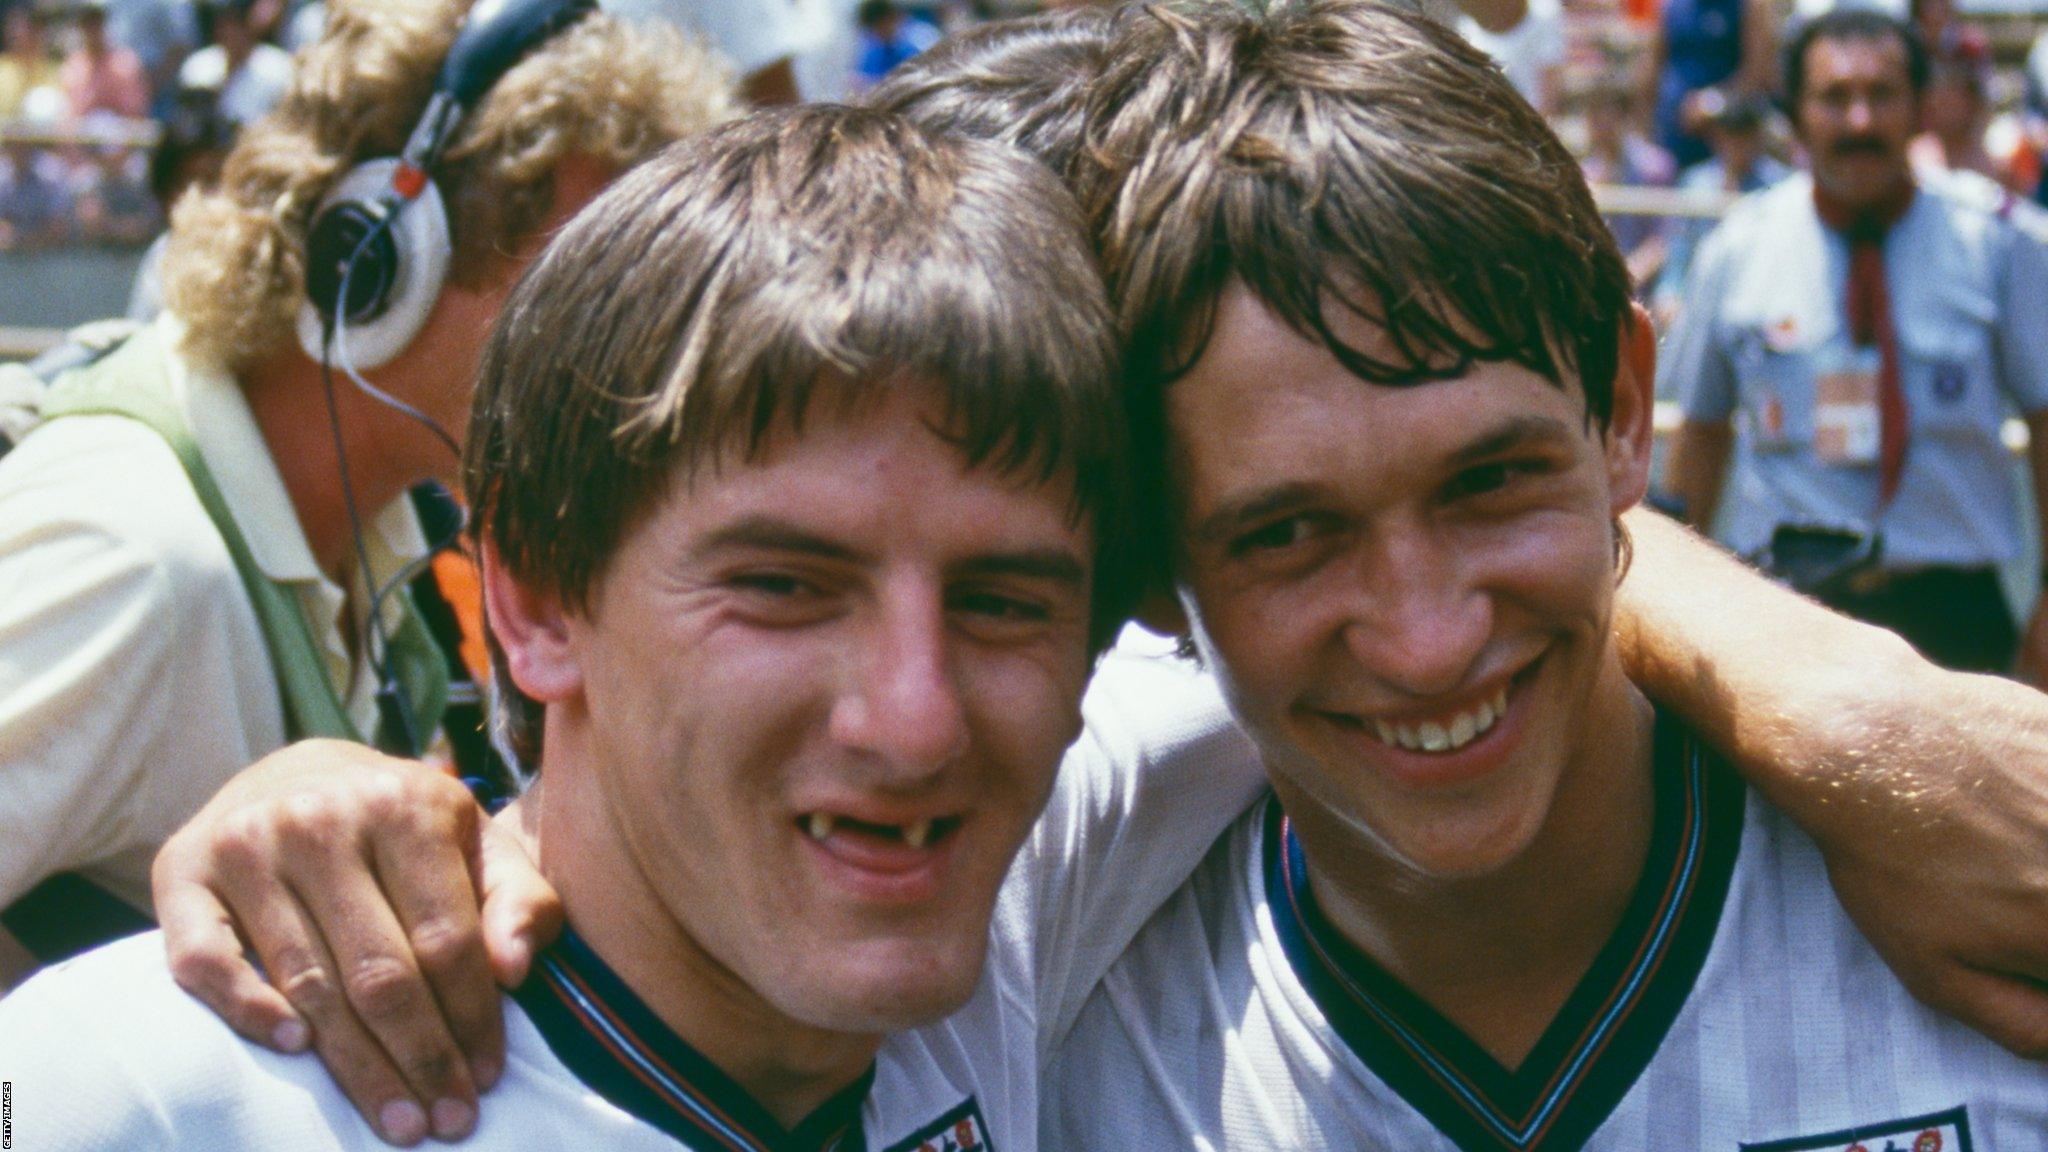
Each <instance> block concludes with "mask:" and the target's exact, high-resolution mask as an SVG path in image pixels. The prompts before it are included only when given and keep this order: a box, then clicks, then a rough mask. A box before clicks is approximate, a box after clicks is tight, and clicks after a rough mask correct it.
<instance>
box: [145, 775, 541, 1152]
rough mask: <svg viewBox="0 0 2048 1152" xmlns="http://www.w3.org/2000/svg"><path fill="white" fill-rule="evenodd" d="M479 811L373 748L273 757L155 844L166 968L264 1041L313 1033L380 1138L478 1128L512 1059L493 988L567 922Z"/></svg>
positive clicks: (302, 1041) (456, 786)
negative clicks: (479, 1110)
mask: <svg viewBox="0 0 2048 1152" xmlns="http://www.w3.org/2000/svg"><path fill="white" fill-rule="evenodd" d="M482 815H483V814H482V812H481V811H480V810H479V809H478V808H477V806H476V804H475V802H474V801H472V800H471V798H470V796H469V793H468V791H467V790H466V789H464V788H463V786H462V785H461V784H460V783H459V782H457V781H455V780H453V779H451V778H450V777H448V776H446V775H444V774H442V773H441V772H438V771H436V770H434V769H431V768H428V767H426V766H424V765H420V764H415V763H411V762H409V761H401V760H393V759H391V758H389V757H386V756H383V755H381V754H379V753H377V752H375V751H373V750H371V749H369V748H366V747H363V746H361V745H357V744H351V743H346V742H340V741H306V742H302V743H299V744H295V745H292V746H291V747H289V748H285V749H283V750H281V751H279V752H276V753H274V754H272V755H271V756H268V757H266V758H265V759H263V760H261V761H259V762H258V763H257V764H256V765H255V766H253V767H251V768H248V769H246V770H244V771H243V772H242V773H241V774H240V775H238V776H237V777H235V779H234V780H232V781H230V782H229V783H228V785H227V787H225V788H223V789H222V790H221V791H220V793H219V794H217V795H216V796H215V797H214V799H213V800H212V801H211V802H210V803H209V804H208V805H207V806H206V807H205V808H204V809H202V810H201V811H200V813H199V814H198V815H197V816H195V817H194V818H193V820H192V822H191V823H189V824H187V825H186V826H185V827H184V828H183V829H182V830H180V831H179V832H178V834H177V835H176V836H174V837H173V838H172V839H171V840H170V841H169V842H168V843H167V844H166V845H165V846H164V849H163V851H162V852H161V853H159V855H158V857H157V861H156V866H155V869H154V874H153V886H154V890H155V898H156V910H157V915H158V919H159V920H160V922H161V923H162V925H163V928H164V939H165V944H166V947H167V948H168V950H169V952H170V962H171V972H172V975H173V976H174V977H175V978H176V980H177V981H178V983H179V985H180V986H182V987H183V988H185V990H186V991H188V992H190V993H191V994H192V995H194V996H195V997H197V998H198V999H199V1000H200V1001H201V1002H203V1003H205V1004H206V1005H207V1006H208V1007H210V1008H212V1009H213V1010H214V1011H215V1012H216V1013H218V1014H219V1015H220V1016H221V1017H222V1018H223V1019H224V1020H226V1021H227V1022H228V1024H229V1026H231V1027H233V1028H234V1029H235V1031H236V1032H238V1033H240V1034H241V1035H242V1036H243V1037H245V1038H247V1039H248V1040H250V1041H252V1042H254V1043H257V1044H262V1045H264V1046H266V1047H269V1048H272V1049H275V1050H278V1051H283V1052H295V1051H302V1050H304V1048H305V1047H307V1045H308V1044H309V1043H310V1044H311V1046H312V1047H313V1048H314V1049H316V1050H317V1051H318V1052H319V1055H320V1059H321V1061H322V1062H323V1063H325V1064H326V1065H327V1068H328V1070H329V1072H330V1073H331V1074H332V1075H333V1076H334V1078H335V1080H336V1082H337V1083H338V1084H339V1085H340V1087H341V1089H342V1091H343V1092H344V1093H345V1094H347V1096H348V1097H349V1099H350V1100H351V1101H352V1102H353V1103H354V1104H355V1105H356V1107H357V1109H358V1110H360V1111H361V1112H362V1114H363V1116H364V1117H365V1118H366V1119H368V1120H369V1121H370V1123H371V1124H372V1125H373V1126H374V1127H375V1129H376V1130H377V1131H378V1132H379V1133H380V1134H381V1135H382V1136H383V1137H384V1138H385V1139H386V1140H388V1141H390V1142H392V1143H395V1144H404V1145H409V1144H413V1143H416V1142H418V1141H419V1140H421V1139H423V1138H424V1137H426V1136H427V1135H429V1134H431V1135H434V1136H437V1137H439V1138H442V1139H454V1138H459V1137H460V1136H463V1135H466V1134H467V1133H468V1131H469V1130H470V1129H471V1128H472V1126H473V1125H474V1124H475V1119H476V1106H477V1091H478V1089H479V1088H487V1087H489V1086H490V1085H491V1084H493V1083H495V1082H496V1080H497V1077H498V1075H499V1073H500V1072H501V1071H502V1070H503V1066H504V1052H505V1048H504V1031H503V1021H502V1019H501V1017H500V1010H499V998H498V991H497V988H496V986H495V984H496V983H499V982H502V983H504V984H506V985H508V986H509V985H513V984H517V983H518V982H520V981H521V980H523V979H524V978H525V974H526V969H527V966H528V965H529V964H530V962H531V959H532V956H533V953H534V949H535V947H536V946H537V944H539V943H544V942H545V941H546V940H547V939H548V938H551V937H552V936H553V934H554V933H555V932H556V931H557V930H558V929H559V927H560V924H561V907H560V903H559V901H558V900H557V899H556V897H555V894H554V892H553V890H552V889H551V888H549V887H548V886H547V884H546V883H545V882H544V881H543V880H541V878H540V875H539V873H538V872H537V871H536V870H535V868H534V866H533V863H532V861H531V860H530V859H529V858H528V856H527V855H526V853H525V852H524V851H523V849H522V848H521V847H520V846H519V844H518V843H517V841H516V840H514V839H513V838H512V837H511V836H510V835H509V834H508V833H506V832H504V831H500V830H497V829H495V828H491V827H490V826H489V825H490V822H489V821H486V820H483V819H482ZM480 892H481V893H482V894H483V896H484V898H485V899H484V903H485V904H486V908H485V910H484V911H483V912H481V913H480V912H479V909H478V894H479V893H480ZM244 941H246V942H247V944H248V950H249V951H251V952H253V953H254V954H255V957H256V959H257V960H258V961H260V962H261V964H262V966H263V970H264V972H265V973H267V974H268V979H269V983H266V982H265V978H264V976H263V975H261V974H259V973H258V972H257V971H256V970H255V968H254V967H252V965H251V963H250V961H249V959H248V958H247V956H246V955H245V953H244V947H243V942H244ZM494 977H495V980H494Z"/></svg>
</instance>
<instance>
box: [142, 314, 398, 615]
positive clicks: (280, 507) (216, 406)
mask: <svg viewBox="0 0 2048 1152" xmlns="http://www.w3.org/2000/svg"><path fill="white" fill-rule="evenodd" d="M158 325H159V334H160V336H161V339H162V343H163V347H164V349H165V360H166V363H167V369H168V375H169V377H170V382H171V392H172V394H173V395H174V396H176V397H177V399H178V402H179V404H180V405H181V406H183V408H184V409H185V415H186V417H187V420H188V421H189V423H190V425H191V429H192V437H193V439H194V440H195V441H197V442H198V444H199V451H200V454H201V455H202V456H204V457H205V458H206V467H207V470H208V471H210V472H212V473H213V479H214V482H215V483H216V484H218V485H219V486H220V490H221V495H222V496H223V497H224V498H225V499H226V500H227V504H228V510H229V511H230V512H232V513H233V514H234V517H235V523H236V525H237V526H239V527H240V528H241V529H242V535H243V536H244V537H245V538H246V539H247V540H248V542H249V552H250V554H251V555H252V556H253V557H254V558H255V560H256V566H257V567H258V568H261V569H262V570H263V574H264V575H266V576H268V577H270V578H271V579H273V580H277V581H280V582H285V583H317V582H320V581H324V580H326V576H325V574H323V573H322V572H321V571H320V565H319V564H318V562H316V561H315V560H314V559H313V548H312V545H311V544H309V543H308V542H307V540H306V531H305V528H304V527H303V526H302V525H300V523H299V516H298V511H297V510H296V509H295V508H293V507H292V500H291V494H290V493H289V492H288V491H287V490H286V488H285V486H284V477H283V475H281V474H280V473H279V472H278V470H277V462H276V461H275V460H274V459H273V458H272V456H271V454H270V446H269V444H268V443H266V442H265V441H264V439H263V431H262V429H261V428H260V427H259V426H258V425H257V423H256V416H255V413H253V412H251V411H250V409H249V401H248V398H247V397H246V396H244V395H243V394H242V389H241V386H240V385H239V384H237V383H236V382H235V379H234V377H233V376H231V375H230V374H229V373H228V372H227V371H226V370H224V369H222V368H220V367H218V366H215V365H211V364H207V363H204V362H202V361H198V360H194V359H191V358H188V357H187V356H185V355H184V354H183V352H182V351H181V350H180V349H181V347H182V343H183V337H184V325H183V324H182V323H181V322H179V321H178V320H177V319H176V318H175V317H173V316H170V315H169V314H165V315H164V316H163V317H162V318H161V319H159V320H158ZM365 527H367V528H368V529H369V534H370V535H371V536H373V537H374V538H375V539H374V541H373V543H374V544H376V545H378V546H377V547H372V548H369V549H368V551H370V553H371V556H370V566H371V568H372V570H373V575H374V576H375V577H376V581H375V583H377V584H378V585H380V586H381V584H382V583H383V582H384V581H386V580H388V579H390V577H391V575H392V574H395V573H396V572H398V571H399V570H400V569H401V568H403V567H404V566H405V565H407V564H410V563H411V562H413V561H415V560H417V559H419V558H420V557H422V556H425V555H426V554H427V541H426V534H425V533H424V532H423V531H422V530H421V528H420V524H419V518H418V517H417V516H416V515H415V514H414V512H413V509H412V502H411V501H410V500H408V499H406V498H404V497H401V498H399V499H397V500H394V501H392V502H391V503H390V504H388V505H386V506H385V507H384V508H383V509H382V510H381V511H380V512H379V513H378V514H377V516H376V517H375V518H374V519H372V520H371V521H370V523H369V524H367V525H366V526H365ZM380 553H381V555H380Z"/></svg>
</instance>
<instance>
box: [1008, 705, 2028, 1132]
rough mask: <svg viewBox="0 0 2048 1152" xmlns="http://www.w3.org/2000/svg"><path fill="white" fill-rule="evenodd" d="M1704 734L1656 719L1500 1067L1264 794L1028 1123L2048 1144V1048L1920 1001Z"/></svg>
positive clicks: (1180, 898)
mask: <svg viewBox="0 0 2048 1152" xmlns="http://www.w3.org/2000/svg"><path fill="white" fill-rule="evenodd" d="M1710 755H1711V754H1710V753H1707V752H1706V751H1705V750H1704V749H1703V747H1701V746H1700V745H1698V744H1697V743H1696V742H1695V741H1694V740H1693V738H1692V737H1691V736H1690V734H1688V733H1686V732H1685V731H1684V730H1683V729H1682V728H1681V727H1680V726H1678V725H1677V724H1676V723H1675V722H1673V721H1671V720H1669V719H1668V718H1660V722H1659V726H1658V733H1657V753H1656V771H1657V773H1658V791H1657V817H1656V829H1655V832H1654V834H1653V843H1652V847H1651V851H1650V856H1649V863H1648V867H1647V868H1646V871H1645V873H1644V878H1643V880H1642V881H1641V882H1639V885H1638V889H1637V892H1636V894H1635V896H1634V897H1633V899H1632V903H1631V905H1630V907H1629V909H1628V911H1627V912H1626V913H1625V914H1624V917H1623V920H1622V922H1621V924H1620V926H1619V927H1618V928H1617V929H1616V932H1615V934H1614V936H1613V937H1612V938H1611V939H1610V940H1609V942H1608V944H1607V946H1606V947H1605V949H1604V950H1603V951H1602V953H1601V954H1600V956H1599V957H1598V959H1596V961H1595V962H1594V964H1593V966H1592V968H1591V970H1590V971H1589V972H1588V974H1587V976H1586V977H1585V979H1584V980H1583V981H1582V982H1581V983H1580V985H1579V986H1578V988H1577V989H1576V990H1575V992H1574V993H1573V995H1572V996H1571V997H1570V999H1569V1000H1568V1002H1567V1003H1566V1005H1565V1007H1564V1009H1563V1010H1562V1011H1561V1012H1560V1014H1559V1016H1558V1018H1557V1020H1556V1021H1554V1022H1553V1024H1552V1025H1551V1027H1550V1029H1549V1030H1548V1031H1547V1032H1546V1033H1545V1035H1544V1036H1543V1038H1542V1039H1541V1040H1540V1041H1539V1043H1538V1044H1537V1046H1536V1048H1535V1049H1534V1051H1533V1052H1532V1053H1531V1054H1530V1056H1529V1057H1528V1059H1526V1060H1525V1061H1524V1062H1523V1063H1522V1065H1521V1066H1520V1067H1519V1068H1517V1069H1515V1070H1512V1071H1510V1070H1508V1069H1505V1068H1503V1067H1501V1066H1500V1065H1499V1064H1497V1063H1496V1062H1495V1061H1493V1060H1492V1059H1491V1058H1490V1057H1489V1056H1488V1055H1487V1054H1486V1053H1485V1052H1484V1051H1483V1050H1482V1049H1480V1048H1479V1047H1478V1046H1477V1045H1476V1044H1474V1043H1473V1042H1472V1041H1470V1040H1469V1039H1467V1038H1466V1037H1465V1036H1464V1035H1463V1034H1461V1033H1460V1032H1459V1031H1458V1030H1457V1029H1456V1028H1455V1027H1454V1026H1452V1025H1451V1024H1449V1023H1448V1022H1447V1021H1446V1020H1444V1018H1443V1017H1442V1016H1440V1015H1439V1014H1437V1013H1436V1012H1435V1011H1434V1010H1432V1009H1431V1008H1430V1007H1429V1006H1428V1005H1427V1004H1425V1003H1423V1002H1422V1001H1421V1000H1420V999H1419V998H1417V997H1415V996H1414V995H1412V994H1410V993H1409V992H1407V990H1406V989H1404V988H1403V987H1402V986H1401V985H1400V984H1399V983H1398V982H1396V981H1394V980H1393V979H1392V978H1391V977H1389V976H1388V975H1387V974H1386V973H1385V972H1384V971H1383V970H1382V969H1380V968H1379V967H1378V966H1377V965H1376V964H1374V963H1373V962H1372V961H1371V960H1370V959H1368V958H1366V957H1365V956H1364V955H1363V954H1362V953H1360V952H1358V951H1357V950H1356V949H1355V948H1352V947H1351V946H1350V945H1349V944H1348V942H1347V941H1345V940H1344V939H1343V938H1342V937H1340V936H1339V935H1338V934H1337V933H1336V932H1335V931H1334V930H1332V929H1331V928H1330V926H1329V924H1328V923H1327V922H1326V921H1325V920H1324V919H1323V918H1322V915H1321V913H1320V912H1319V911H1318V909H1317V907H1316V904H1315V900H1314V893H1313V892H1312V891H1310V890H1309V888H1308V886H1307V884H1306V872H1305V865H1304V862H1303V861H1302V859H1301V857H1300V850H1299V845H1298V843H1296V842H1295V841H1294V840H1293V838H1292V834H1291V831H1290V830H1289V829H1288V828H1287V825H1286V820H1285V817H1284V814H1283V813H1282V812H1281V811H1280V809H1279V806H1278V804H1277V802H1275V801H1272V800H1268V801H1267V802H1266V803H1265V804H1262V805H1260V806H1259V807H1258V808H1255V809H1254V810H1253V811H1252V812H1250V813H1248V814H1247V815H1246V816H1245V817H1244V818H1243V819H1242V820H1240V821H1239V822H1238V824H1237V825H1236V826H1235V827H1234V828H1233V829H1232V830H1231V831H1230V832H1229V833H1228V834H1226V835H1225V837H1224V838H1223V840H1222V841H1220V842H1219V843H1218V845H1217V846H1216V848H1215V850H1214V851H1213V852H1212V853H1211V854H1210V856H1209V858H1208V859H1207V860H1206V861H1204V862H1203V864H1202V866H1201V868H1200V869H1199V870H1198V871H1197V872H1196V874H1195V877H1194V878H1193V880H1192V881H1191V882H1190V883H1189V886H1188V887H1187V888H1185V889H1183V890H1182V891H1181V892H1180V893H1178V894H1177V895H1176V896H1175V897H1174V898H1173V900H1171V901H1170V902H1169V903H1168V904H1167V905H1166V907H1165V908H1163V909H1161V910H1160V913H1159V915H1158V916H1157V917H1155V918H1154V920H1153V921H1152V923H1151V924H1149V925H1147V926H1146V929H1145V931H1144V932H1143V933H1142V934H1141V935H1140V936H1139V938H1138V940H1137V941H1136V942H1135V943H1134V944H1133V945H1132V947H1131V949H1130V951H1128V952H1127V953H1125V955H1124V957H1123V958H1122V959H1121V960H1119V961H1118V962H1117V964H1116V965H1115V967H1114V968H1112V970H1111V971H1110V973H1109V975H1108V977H1107V978H1106V979H1105V980H1104V981H1103V984H1102V986H1101V988H1100V989H1098V990H1097V992H1096V993H1095V994H1094V995H1093V996H1092V997H1091V998H1090V1000H1089V1002H1088V1004H1087V1006H1086V1007H1085V1009H1084V1011H1083V1013H1082V1015H1081V1018H1080V1021H1079V1023H1078V1024H1077V1025H1076V1026H1075V1029H1074V1031H1073V1033H1072V1034H1071V1036H1070V1037H1068V1039H1067V1042H1066V1043H1065V1044H1064V1046H1063V1047H1062V1049H1061V1051H1060V1054H1059V1055H1058V1056H1057V1057H1056V1058H1055V1060H1054V1062H1053V1065H1052V1066H1051V1068H1050V1069H1049V1070H1048V1072H1047V1086H1048V1100H1047V1103H1046V1126H1045V1128H1044V1130H1043V1131H1042V1133H1041V1137H1040V1145H1041V1146H1042V1147H1046V1148H1062V1149H1098V1148H1100V1149H1111V1148H1144V1149H1152V1148H1175V1149H1202V1150H1210V1149H1240V1150H1258V1152H1267V1150H1271V1149H1288V1150H1290V1152H1360V1150H1364V1149H1387V1150H1390V1152H1428V1150H1443V1149H1462V1150H1465V1152H1480V1150H1485V1152H1565V1150H1574V1149H1581V1148H1584V1149H1597V1150H1600V1152H1645V1150H1662V1149H1685V1150H1687V1152H1693V1150H1709V1149H1712V1150H1721V1149H1725V1150H1727V1152H1737V1150H1740V1149H1753V1150H1756V1152H1803V1150H1807V1149H1826V1150H1829V1152H1846V1150H1851V1149H1859V1150H1860V1152H1887V1150H1889V1152H1973V1150H1975V1152H1985V1150H1995V1152H2041V1150H2043V1149H2048V1068H2044V1067H2042V1066H2041V1065H2038V1064H2032V1063H2028V1062H2026V1061H2023V1060H2020V1059H2018V1058H2017V1057H2014V1056H2012V1055H2010V1054H2009V1053H2007V1052H2005V1051H2004V1050H2002V1049H2000V1048H1998V1047H1997V1046H1996V1045H1994V1044H1993V1043H1992V1042H1991V1041H1989V1040H1987V1039H1985V1038H1983V1037H1982V1036H1979V1035H1977V1034H1976V1033H1974V1032H1972V1031H1970V1030H1969V1029H1967V1028H1965V1027H1964V1026H1963V1025H1961V1024H1959V1023H1957V1022H1955V1021H1953V1020H1950V1019H1947V1018H1945V1017H1942V1016H1939V1015H1937V1014H1936V1013H1934V1012H1933V1011H1931V1010H1929V1009H1927V1008H1926V1007H1924V1006H1922V1005H1920V1004H1919V1003H1917V1002H1915V1001H1914V1000H1913V999H1912V997H1911V996H1909V995H1908V994H1907V992H1906V991H1905V989H1904V988H1903V987H1902V986H1901V985H1900V984H1899V983H1898V981H1897V980H1896V978H1894V977H1893V976H1892V974H1891V972H1890V971H1889V969H1887V968H1886V967H1885V965H1884V963H1883V961H1881V960H1880V959H1879V958H1878V956H1877V954H1876V953H1875V952H1874V951H1872V950H1871V948H1870V946H1869V944H1868V943H1867V942H1866V941H1865V940H1864V939H1863V938H1862V936H1861V935H1859V934H1858V933H1857V931H1856V929H1855V927H1854V926H1853V925H1852V924H1851V923H1850V921H1849V919H1848V917H1847V916H1846V915H1845V914H1844V913H1843V911H1842V909H1841V907H1840V905H1839V904H1837V903H1836V901H1835V897H1834V894H1833V890H1832V888H1830V886H1829V884H1828V879H1827V874H1826V871H1825V869H1824V868H1823V866H1822V862H1821V857H1820V854H1819V852H1818V851H1817V850H1816V849H1815V847H1814V846H1813V844H1812V843H1811V842H1810V841H1809V840H1808V839H1807V838H1806V837H1805V836H1804V834H1802V833H1800V832H1799V831H1798V830H1797V829H1796V828H1795V827H1794V826H1793V825H1792V823H1791V822H1790V820H1788V819H1787V818H1786V817H1785V816H1783V815H1782V814H1781V813H1779V812H1777V811H1775V810H1773V809H1772V808H1770V807H1769V806H1768V805H1767V804H1765V803H1764V802H1763V801H1762V800H1761V799H1759V798H1758V797H1756V796H1754V795H1751V794H1749V793H1748V792H1747V790H1746V789H1745V788H1744V786H1743V785H1742V784H1741V783H1740V782H1739V780H1737V779H1736V778H1735V776H1734V775H1733V773H1732V771H1731V770H1730V769H1728V768H1727V767H1726V766H1725V765H1721V764H1716V763H1713V762H1712V761H1711V759H1710Z"/></svg>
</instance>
